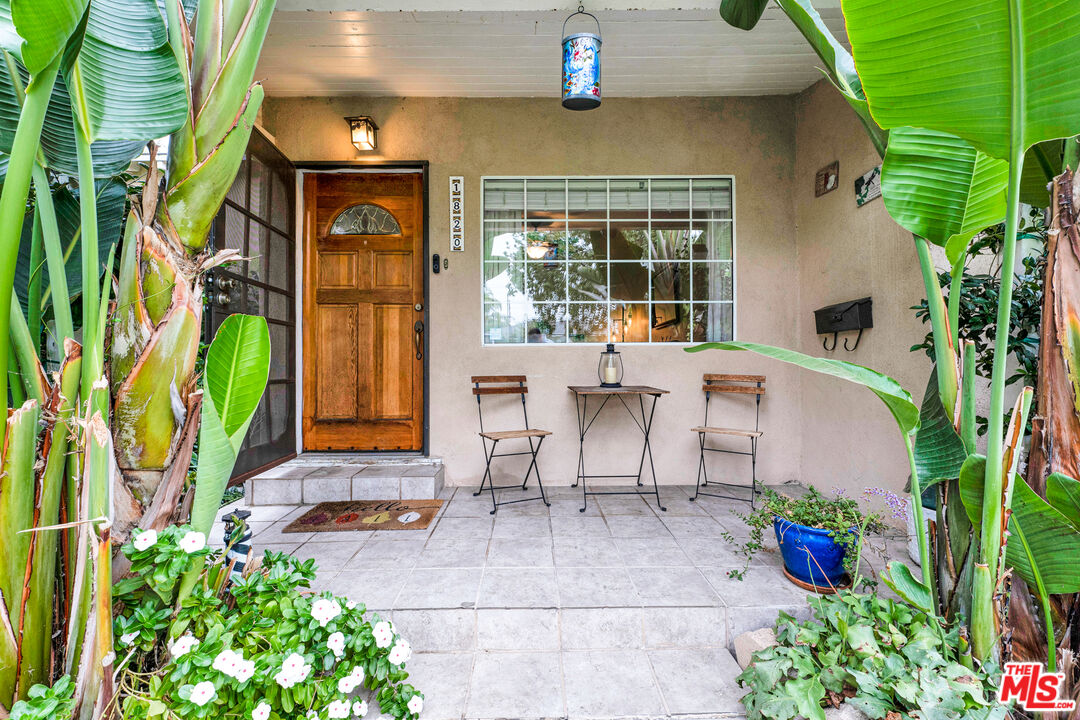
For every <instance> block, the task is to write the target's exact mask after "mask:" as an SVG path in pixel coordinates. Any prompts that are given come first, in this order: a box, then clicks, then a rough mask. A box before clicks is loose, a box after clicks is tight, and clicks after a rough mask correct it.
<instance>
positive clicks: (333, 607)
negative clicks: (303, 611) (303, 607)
mask: <svg viewBox="0 0 1080 720" xmlns="http://www.w3.org/2000/svg"><path fill="white" fill-rule="evenodd" d="M340 614H341V606H340V605H338V602H337V600H327V599H326V598H319V599H318V600H316V601H315V602H313V603H311V617H313V618H315V621H316V622H317V623H319V625H320V627H326V623H328V622H330V621H331V620H333V619H334V618H336V617H337V616H338V615H340Z"/></svg>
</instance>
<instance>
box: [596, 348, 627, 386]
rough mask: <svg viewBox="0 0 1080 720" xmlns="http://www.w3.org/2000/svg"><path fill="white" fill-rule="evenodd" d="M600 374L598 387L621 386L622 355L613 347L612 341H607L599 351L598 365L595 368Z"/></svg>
mask: <svg viewBox="0 0 1080 720" xmlns="http://www.w3.org/2000/svg"><path fill="white" fill-rule="evenodd" d="M596 373H597V375H599V376H600V387H622V376H623V366H622V355H621V354H620V353H619V352H618V351H617V350H616V349H615V344H614V343H608V344H607V348H606V349H605V350H604V352H602V353H600V365H599V367H598V368H597V369H596Z"/></svg>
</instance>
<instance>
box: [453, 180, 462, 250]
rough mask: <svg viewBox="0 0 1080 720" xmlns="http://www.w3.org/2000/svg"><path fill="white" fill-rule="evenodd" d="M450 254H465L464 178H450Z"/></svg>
mask: <svg viewBox="0 0 1080 720" xmlns="http://www.w3.org/2000/svg"><path fill="white" fill-rule="evenodd" d="M450 252H465V178H463V177H461V176H460V175H451V176H450Z"/></svg>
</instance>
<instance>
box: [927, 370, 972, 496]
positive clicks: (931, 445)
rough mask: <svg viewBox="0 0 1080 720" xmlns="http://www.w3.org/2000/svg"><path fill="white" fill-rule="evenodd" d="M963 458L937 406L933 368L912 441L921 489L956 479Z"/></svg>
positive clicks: (949, 420) (964, 452)
mask: <svg viewBox="0 0 1080 720" xmlns="http://www.w3.org/2000/svg"><path fill="white" fill-rule="evenodd" d="M967 456H968V454H967V449H966V448H965V447H964V441H963V440H962V439H960V435H959V434H957V432H956V428H955V427H953V423H952V418H950V417H949V416H948V414H947V413H946V412H945V406H944V405H942V404H941V393H940V392H938V380H937V367H936V366H935V367H934V369H933V370H932V371H931V372H930V380H929V381H928V382H927V383H926V392H925V393H924V394H923V401H922V407H921V408H920V409H919V434H918V436H917V437H916V438H915V467H916V468H917V469H918V472H919V481H920V484H921V487H922V489H923V490H924V491H925V490H926V488H928V487H930V486H931V485H933V484H934V483H935V482H938V481H941V480H951V479H953V478H958V477H960V468H961V467H963V465H964V461H965V460H967Z"/></svg>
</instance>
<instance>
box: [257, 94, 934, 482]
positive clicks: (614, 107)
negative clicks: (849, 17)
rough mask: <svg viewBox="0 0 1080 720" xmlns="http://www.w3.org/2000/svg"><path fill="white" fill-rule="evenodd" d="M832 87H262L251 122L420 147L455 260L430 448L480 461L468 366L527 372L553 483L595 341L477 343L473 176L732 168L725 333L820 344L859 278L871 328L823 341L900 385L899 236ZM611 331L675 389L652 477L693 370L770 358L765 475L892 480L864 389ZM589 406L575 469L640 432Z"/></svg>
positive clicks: (680, 414) (640, 366)
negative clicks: (586, 101) (591, 97)
mask: <svg viewBox="0 0 1080 720" xmlns="http://www.w3.org/2000/svg"><path fill="white" fill-rule="evenodd" d="M834 95H835V93H833V92H831V89H830V88H828V87H827V86H822V85H821V84H819V85H818V86H815V87H814V88H811V89H810V90H808V91H807V92H805V93H803V94H801V95H799V96H788V97H740V98H676V99H672V98H638V99H622V98H618V99H608V100H605V101H604V104H603V105H602V106H601V107H600V108H599V109H598V110H594V111H591V112H587V113H572V112H567V111H565V110H563V109H561V108H560V107H559V104H558V102H557V101H556V100H552V99H508V98H507V99H457V98H426V99H425V98H405V99H402V98H296V99H293V98H288V99H286V98H282V99H276V98H270V99H268V100H267V102H266V105H265V110H264V113H263V122H264V124H265V126H266V128H267V130H268V131H269V132H270V133H272V134H274V135H275V137H276V139H277V143H278V145H279V146H280V147H281V149H282V150H283V151H284V152H285V153H286V155H288V156H289V157H290V158H291V159H293V160H295V161H298V162H302V161H316V160H319V161H327V160H330V161H334V160H341V161H347V160H354V159H356V158H357V157H358V156H361V157H364V158H365V159H373V160H378V159H382V160H428V161H429V162H430V189H431V196H430V231H431V252H437V253H439V254H440V255H441V256H443V257H448V258H449V259H450V267H449V269H447V270H444V271H442V272H441V273H439V274H438V275H433V276H431V292H430V297H429V308H430V311H431V318H430V324H429V338H430V342H431V347H430V360H431V379H430V393H431V395H430V406H431V419H430V422H431V447H430V450H431V453H432V454H434V455H439V456H441V457H442V458H443V459H444V461H445V463H446V469H447V479H448V482H450V483H451V484H475V483H477V482H478V481H479V478H480V475H481V472H482V469H483V461H482V457H481V452H480V450H481V448H480V441H479V439H478V438H477V437H476V434H475V433H476V430H477V427H476V406H475V401H474V398H473V396H472V395H471V394H470V392H469V384H468V377H469V376H470V375H473V374H478V373H482V374H498V373H522V372H523V373H526V374H528V376H529V380H530V390H531V392H530V396H529V402H530V405H529V410H530V419H531V420H532V424H533V425H534V426H538V427H543V428H547V429H550V430H552V431H554V433H555V435H554V436H553V437H552V438H550V439H549V440H548V441H547V442H545V445H544V450H543V453H542V456H541V457H542V460H543V462H542V466H541V468H542V472H543V476H544V479H545V482H546V483H549V484H553V485H554V484H568V483H570V482H572V480H573V477H574V474H575V467H576V461H577V436H576V432H575V429H576V420H575V411H574V405H573V401H572V398H571V396H570V394H569V393H568V391H567V390H566V386H567V385H568V384H587V383H591V382H594V381H595V378H596V374H595V368H596V362H597V359H598V352H599V350H600V348H599V347H597V346H592V345H590V346H551V345H547V346H543V347H537V346H524V347H483V346H482V344H481V331H480V325H481V322H480V303H479V290H480V282H481V280H480V261H481V259H480V252H481V234H480V202H479V192H480V178H481V177H482V176H484V175H633V174H652V175H661V174H666V175H681V174H686V175H705V174H731V175H734V176H735V182H736V195H735V197H736V208H735V213H736V233H737V240H736V241H737V252H738V266H737V296H738V318H737V325H738V338H739V339H741V340H752V341H757V342H764V343H771V344H776V345H783V346H787V347H798V348H800V349H803V350H805V351H808V352H814V351H815V350H817V351H820V346H819V345H818V344H817V343H818V341H817V336H815V335H814V334H813V320H812V312H811V311H812V310H813V309H814V308H815V307H819V306H821V305H825V304H829V303H832V302H837V301H840V300H846V299H850V298H854V297H859V296H861V295H866V294H869V295H873V296H874V301H875V311H876V317H875V324H876V327H875V329H874V330H873V331H871V332H869V333H868V334H867V335H866V336H865V337H864V339H863V345H862V346H860V348H859V350H858V351H857V352H856V353H837V354H836V355H837V356H838V357H843V358H844V359H851V360H855V361H856V362H862V363H865V364H868V365H871V366H875V367H879V368H880V369H882V370H884V371H886V372H892V373H895V374H896V376H897V377H898V378H899V379H900V380H901V381H902V382H904V383H905V384H906V385H907V386H908V387H910V388H912V389H914V388H916V387H917V386H919V385H920V384H921V383H922V382H923V381H924V378H922V379H920V378H919V375H920V374H921V373H922V369H921V368H922V366H921V365H920V364H919V363H918V362H916V363H912V361H911V358H909V357H908V356H907V353H906V349H907V347H908V346H909V345H911V344H912V342H914V341H915V340H914V338H917V337H921V331H920V329H919V326H918V323H917V322H915V321H914V320H913V319H912V317H911V315H910V313H909V312H908V311H907V310H906V308H907V306H909V305H912V304H914V302H915V301H916V300H917V299H918V298H919V297H921V294H920V291H919V287H920V285H919V281H918V273H917V267H916V266H915V264H914V253H913V251H912V248H911V241H910V237H907V236H905V234H904V233H903V232H902V231H901V230H899V229H898V228H897V227H896V226H895V225H894V224H893V223H892V221H891V220H890V219H889V218H888V216H887V215H886V213H885V210H884V206H883V204H882V202H881V201H880V200H876V201H874V203H872V204H871V205H869V206H867V207H865V208H862V209H860V210H858V211H857V210H856V208H855V202H854V197H853V192H852V187H851V183H852V180H853V178H854V177H855V174H856V173H861V172H863V171H864V170H865V169H868V168H869V167H871V165H872V164H873V162H874V156H873V149H872V148H871V147H870V145H869V143H868V142H867V141H865V139H864V137H863V134H862V130H861V129H860V128H859V126H858V124H857V122H856V120H855V118H854V115H853V114H852V113H851V111H850V110H849V109H848V108H847V107H846V106H845V105H844V104H843V102H842V101H841V100H839V98H838V97H834ZM357 114H365V115H371V116H373V117H374V118H375V119H376V121H377V122H378V123H379V126H380V131H379V149H378V151H376V152H374V153H365V154H363V155H359V154H358V153H357V152H356V151H355V150H354V149H353V148H352V146H351V145H350V144H349V139H348V133H347V128H346V124H345V122H344V121H343V120H342V118H343V117H344V116H346V115H357ZM797 144H798V146H799V150H798V151H796V146H797ZM837 158H839V160H840V172H841V187H840V189H839V190H837V191H835V192H833V193H830V194H829V195H827V196H825V197H823V198H820V199H818V200H815V199H814V197H813V176H814V172H815V171H816V170H817V168H818V167H821V166H823V165H825V164H827V163H828V162H830V161H831V160H833V159H837ZM450 175H462V176H464V177H465V202H466V209H465V212H466V216H465V220H466V251H465V252H464V253H454V254H452V255H451V254H450V253H448V252H447V251H448V237H447V235H448V217H447V216H448V205H447V203H448V200H447V182H448V180H447V178H448V177H449V176H450ZM797 231H798V241H797V240H796V236H797ZM428 262H430V260H429V261H428ZM622 350H623V354H624V359H625V362H626V368H627V371H626V378H625V380H624V381H625V382H627V383H643V384H651V385H656V386H659V387H662V388H666V389H668V390H671V395H668V396H666V397H664V398H662V399H661V400H660V402H659V404H658V406H657V411H656V419H655V426H654V431H653V452H654V457H655V460H656V465H657V472H658V475H659V478H660V481H661V482H663V483H689V482H692V481H693V478H694V473H695V467H696V462H697V440H696V436H694V435H693V434H692V433H690V432H689V428H690V427H691V426H692V425H695V424H697V423H699V422H700V421H701V413H702V411H703V403H704V398H703V395H702V393H701V392H700V384H701V383H700V380H701V374H702V373H703V372H759V373H764V374H766V375H768V378H769V381H768V394H767V395H766V398H765V401H764V403H763V406H762V408H763V414H762V428H763V429H764V430H765V432H766V434H765V436H764V438H763V439H762V441H761V447H760V449H761V454H762V458H761V463H760V464H759V477H760V478H762V479H763V480H765V481H767V482H769V483H778V482H784V481H787V480H794V479H801V480H804V481H807V482H814V483H815V484H819V485H821V486H823V487H826V488H828V487H830V486H831V485H833V484H836V485H842V486H847V487H851V488H861V487H862V486H864V485H866V484H871V483H881V484H886V485H889V486H891V487H894V488H896V487H900V486H901V485H902V483H903V476H904V473H903V468H904V467H905V465H904V462H903V454H902V448H901V446H900V445H899V439H898V437H897V435H896V434H895V432H893V431H892V430H891V420H890V418H889V416H888V415H887V414H886V412H885V411H884V409H883V408H881V407H880V404H879V403H877V401H876V399H874V398H873V397H872V396H871V395H869V393H867V392H866V391H863V390H860V389H858V388H853V387H852V388H848V387H844V384H843V383H841V382H839V381H830V380H823V379H819V378H817V377H816V376H811V375H809V374H806V373H801V372H798V371H796V370H794V369H792V368H789V367H787V366H783V365H780V364H778V363H773V362H770V361H768V360H765V359H762V358H758V357H755V356H752V355H749V354H742V353H722V352H707V353H701V354H696V355H690V354H687V353H685V352H683V349H682V347H680V346H667V345H656V346H627V347H624V348H622ZM913 365H916V366H917V367H918V370H917V372H916V371H913V369H912V366H913ZM740 401H741V402H740ZM512 409H513V410H514V411H515V412H517V411H518V409H517V408H512ZM604 413H605V417H602V418H601V419H600V420H598V421H597V424H596V425H595V426H594V428H593V430H592V432H591V434H590V436H589V438H588V443H587V454H586V460H587V462H589V463H590V465H589V468H588V470H589V472H598V471H600V470H601V469H602V466H603V468H604V469H609V470H610V471H611V472H620V473H621V472H632V471H633V470H635V469H636V465H637V459H638V453H639V451H640V434H639V433H638V431H637V429H636V428H635V427H634V425H633V424H632V422H631V421H630V420H629V419H628V418H627V417H625V413H624V412H623V411H622V409H621V406H614V407H609V408H608V409H605V411H604ZM485 417H487V416H486V415H485ZM511 417H512V421H516V420H517V419H518V418H517V417H516V416H511ZM721 417H722V416H719V415H718V416H715V419H717V420H718V421H719V420H720V418H721ZM723 420H724V422H725V423H730V424H732V425H736V426H738V425H740V424H742V423H752V422H753V415H752V403H750V402H746V401H744V400H743V398H738V399H737V400H736V402H735V404H733V405H732V406H731V410H730V415H729V416H728V417H726V418H723ZM508 421H509V420H508ZM740 449H741V448H740ZM710 460H711V462H713V463H714V464H715V465H714V467H715V468H716V473H715V475H714V477H719V476H721V475H723V474H724V473H725V472H727V473H733V474H734V476H735V477H738V478H740V479H748V473H749V462H748V461H747V460H744V459H743V458H737V457H733V456H727V457H725V456H714V457H712V458H711V459H710ZM503 463H504V464H503V465H502V467H503V469H504V470H507V471H510V472H514V471H519V470H518V468H519V467H520V465H519V464H517V463H516V461H515V460H514V459H510V460H504V461H503Z"/></svg>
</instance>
